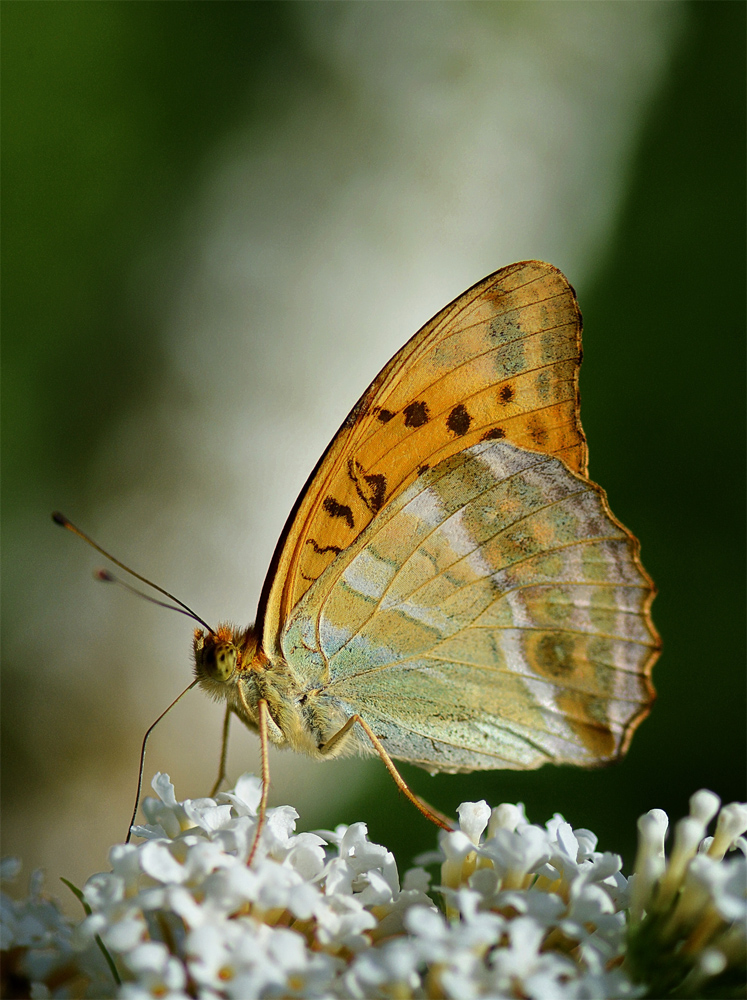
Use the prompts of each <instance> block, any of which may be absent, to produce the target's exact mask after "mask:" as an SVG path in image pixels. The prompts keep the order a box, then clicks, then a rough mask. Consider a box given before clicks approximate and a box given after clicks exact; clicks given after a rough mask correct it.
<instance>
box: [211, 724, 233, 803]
mask: <svg viewBox="0 0 747 1000" xmlns="http://www.w3.org/2000/svg"><path fill="white" fill-rule="evenodd" d="M230 728H231V706H230V705H226V715H225V718H224V719H223V736H222V738H221V744H220V766H219V768H218V777H217V778H216V779H215V784H214V785H213V787H212V789H211V790H210V798H211V799H212V798H213V797H214V796H215V794H216V792H217V791H218V789H219V788H220V786H221V785H222V784H223V782H224V781H225V778H226V761H227V759H228V730H229V729H230Z"/></svg>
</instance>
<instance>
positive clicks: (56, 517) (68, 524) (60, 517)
mask: <svg viewBox="0 0 747 1000" xmlns="http://www.w3.org/2000/svg"><path fill="white" fill-rule="evenodd" d="M52 520H53V521H54V523H55V524H59V525H60V527H61V528H66V529H67V530H68V531H72V533H73V534H74V535H77V536H78V538H82V539H83V541H84V542H88V544H89V545H90V546H91V548H94V549H96V551H97V552H98V553H100V554H101V555H102V556H103V557H104V558H105V559H108V560H109V561H110V562H113V563H114V565H115V566H119V568H120V569H122V570H124V571H125V573H129V574H130V576H134V577H135V579H136V580H139V581H140V582H141V583H144V584H145V585H146V586H148V587H152V588H153V590H157V591H158V593H159V594H163V596H164V597H168V599H169V600H170V601H173V602H174V604H178V605H179V608H182V609H183V611H182V614H186V615H187V616H188V617H190V618H193V619H194V621H196V622H199V623H200V625H204V626H205V628H206V629H207V630H208V632H210V634H211V635H215V629H212V628H211V627H210V626H209V625H208V623H207V622H206V621H203V619H202V618H200V616H199V615H198V614H195V612H194V611H193V610H192V609H191V608H190V607H189V605H187V604H185V603H184V601H180V600H179V598H178V597H174V595H173V594H170V593H169V592H168V590H164V589H163V587H159V586H158V584H157V583H153V582H152V581H151V580H149V579H148V578H147V577H145V576H141V575H140V574H139V573H136V572H135V570H134V569H130V567H129V566H125V564H124V563H122V562H120V561H119V559H115V558H114V556H113V555H111V553H109V552H107V551H106V549H102V548H101V546H100V545H97V544H96V542H94V540H93V539H92V538H89V536H88V535H87V534H86V533H85V532H84V531H81V530H80V528H77V527H76V526H75V525H74V524H73V522H72V521H69V520H68V519H67V518H66V517H65V515H64V514H60V512H59V511H55V512H54V514H52ZM96 575H97V577H98V579H100V580H103V581H104V582H106V583H119V584H121V586H123V587H126V588H127V589H128V590H132V591H133V593H135V594H140V596H141V597H145V598H146V600H149V601H152V603H153V604H160V605H161V606H162V607H164V608H168V607H171V605H168V604H163V603H162V602H161V601H157V600H155V598H152V597H148V596H147V595H146V594H142V593H140V591H139V590H135V588H134V587H128V585H127V584H126V583H124V582H123V581H122V580H118V579H117V578H116V577H114V576H111V575H110V574H107V573H106V570H101V571H100V572H99V573H97V574H96ZM179 608H173V607H172V608H171V610H172V611H178V610H179ZM166 711H168V709H166Z"/></svg>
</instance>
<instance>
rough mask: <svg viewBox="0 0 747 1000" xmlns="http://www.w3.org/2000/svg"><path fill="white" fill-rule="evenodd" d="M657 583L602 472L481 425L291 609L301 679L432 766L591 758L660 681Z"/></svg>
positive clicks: (288, 637)
mask: <svg viewBox="0 0 747 1000" xmlns="http://www.w3.org/2000/svg"><path fill="white" fill-rule="evenodd" d="M652 597H653V586H652V584H651V581H650V579H649V578H648V576H647V575H646V573H645V571H644V570H643V569H642V567H641V565H640V561H639V559H638V546H637V543H636V541H635V539H634V538H633V537H632V536H631V535H630V534H629V532H627V531H626V529H624V528H623V527H622V526H621V525H620V524H619V523H618V522H617V521H616V520H615V519H614V517H613V516H612V515H611V514H610V512H609V508H608V507H607V503H606V499H605V496H604V493H603V492H602V490H601V489H600V488H599V487H597V486H595V485H594V484H592V483H589V482H588V480H585V479H583V478H582V477H580V476H578V475H575V474H574V473H571V472H570V471H569V470H568V468H567V467H566V466H565V465H564V464H563V463H562V462H561V461H559V460H558V459H557V458H553V457H550V456H545V455H542V454H538V453H536V452H531V451H528V450H527V449H524V448H520V447H517V446H516V445H514V444H511V443H509V442H506V441H494V442H493V441H486V442H483V443H482V444H477V445H474V446H472V447H470V448H468V449H467V450H464V451H462V452H461V453H459V454H457V455H454V456H451V457H449V458H447V459H446V460H443V461H442V462H440V463H439V464H438V465H436V466H435V467H434V468H433V469H431V470H429V471H428V472H426V473H424V474H423V475H422V476H421V477H420V478H419V479H418V480H417V481H415V482H413V483H411V485H410V486H409V487H407V488H406V489H405V490H404V491H403V492H401V493H400V495H399V496H398V497H397V499H395V500H394V501H392V502H391V503H390V504H389V505H388V506H387V507H386V508H385V509H384V510H383V511H382V512H381V513H380V514H379V515H378V517H377V518H376V519H375V520H374V521H373V522H372V523H371V524H370V525H369V526H368V527H367V528H366V530H365V531H364V532H363V534H361V535H360V537H359V538H358V539H357V540H355V541H354V542H353V544H351V545H350V546H349V547H348V549H347V550H346V551H345V552H344V554H341V555H339V556H338V557H337V558H336V559H335V560H334V562H333V563H332V565H331V566H330V567H329V568H328V569H327V570H326V571H325V572H324V573H323V574H322V575H321V576H320V577H319V579H318V580H317V581H316V582H315V583H314V584H313V586H312V587H311V588H310V589H309V590H308V592H307V593H306V594H305V596H304V597H303V599H302V600H301V601H300V603H299V604H298V605H297V606H296V608H295V609H294V611H293V612H292V614H291V616H290V619H289V621H288V622H287V624H286V627H285V630H284V633H283V636H282V651H283V655H284V656H285V658H286V660H287V661H288V663H289V664H290V665H291V667H292V668H293V669H294V671H295V672H296V674H297V676H298V677H299V679H300V680H301V681H302V683H303V680H304V678H309V679H312V678H313V680H314V683H318V682H319V680H320V679H323V689H324V692H325V695H326V696H327V697H329V698H330V699H334V700H335V702H336V703H339V704H340V705H341V707H342V709H343V711H344V712H346V713H347V714H348V715H351V714H353V713H354V712H358V713H360V714H362V715H364V717H365V718H366V719H367V721H368V723H369V724H370V725H371V726H373V727H374V729H375V731H376V732H377V734H378V735H379V736H380V738H382V739H383V741H384V745H385V747H386V749H387V750H388V752H389V753H390V755H392V756H396V757H399V758H402V759H405V760H410V761H413V762H415V763H419V764H421V765H423V766H425V767H427V768H429V769H431V770H446V771H453V770H475V769H480V768H488V769H489V768H499V767H512V768H530V767H537V766H539V765H540V764H542V763H545V762H546V761H553V762H555V763H561V762H570V763H575V764H593V763H598V762H601V761H605V760H609V759H611V758H613V757H615V756H617V755H618V754H619V753H620V752H622V751H623V750H624V749H625V748H626V746H627V742H628V740H629V738H630V735H631V734H632V731H633V729H634V728H635V726H636V724H637V723H638V722H639V721H640V719H641V718H643V716H644V715H645V714H646V713H647V711H648V707H649V705H650V703H651V700H652V697H653V689H652V687H651V683H650V680H649V675H650V670H651V666H652V664H653V661H654V659H655V658H656V655H657V650H658V637H657V635H656V633H655V631H654V629H653V626H652V624H651V621H650V616H649V607H650V603H651V600H652Z"/></svg>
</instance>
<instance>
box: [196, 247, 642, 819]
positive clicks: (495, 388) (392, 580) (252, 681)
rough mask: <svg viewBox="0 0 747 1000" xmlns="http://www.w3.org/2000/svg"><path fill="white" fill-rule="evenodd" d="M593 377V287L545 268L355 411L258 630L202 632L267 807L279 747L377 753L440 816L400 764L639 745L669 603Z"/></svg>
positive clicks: (509, 270) (462, 319)
mask: <svg viewBox="0 0 747 1000" xmlns="http://www.w3.org/2000/svg"><path fill="white" fill-rule="evenodd" d="M580 362H581V314H580V312H579V308H578V303H577V301H576V296H575V293H574V291H573V288H572V287H571V285H570V284H569V283H568V281H567V280H566V278H565V277H564V276H563V275H562V274H561V272H560V271H559V270H558V269H557V268H555V267H553V266H552V265H550V264H546V263H542V262H540V261H525V262H522V263H518V264H512V265H510V266H509V267H505V268H503V269H501V270H499V271H497V272H495V273H494V274H491V275H490V276H488V277H487V278H484V279H483V280H482V281H480V282H478V284H476V285H474V286H473V287H472V288H470V289H469V290H468V291H466V292H464V294H463V295H460V296H459V298H457V299H455V300H454V301H453V302H452V303H451V304H450V305H448V306H446V308H445V309H443V310H442V311H441V312H440V313H438V315H437V316H435V317H434V318H433V319H432V320H431V321H430V322H429V323H427V324H426V325H425V326H424V327H423V328H422V329H421V330H420V331H419V332H418V333H416V334H415V336H414V337H413V338H412V339H411V340H410V341H409V342H408V343H407V344H405V346H404V347H403V348H402V349H401V350H400V351H399V352H398V353H397V354H396V355H395V356H394V357H393V358H392V360H391V361H390V362H389V363H388V364H387V365H386V366H385V367H384V369H383V370H382V371H381V372H380V373H379V375H378V376H377V377H376V378H375V379H374V381H373V382H372V383H371V385H370V386H369V388H368V389H367V390H366V391H365V392H364V394H363V396H362V397H361V398H360V400H359V401H358V402H357V403H356V405H355V406H354V407H353V409H352V410H351V411H350V413H349V414H348V416H347V418H346V419H345V421H344V422H343V424H342V426H341V427H340V429H339V431H338V432H337V434H336V435H335V437H334V438H333V440H332V442H331V444H330V445H329V447H328V448H327V450H326V452H325V453H324V455H323V456H322V457H321V459H320V460H319V462H318V463H317V466H316V468H315V469H314V471H313V472H312V474H311V476H310V477H309V479H308V481H307V483H306V485H305V487H304V489H303V491H302V492H301V495H300V496H299V498H298V500H297V501H296V504H295V506H294V508H293V510H292V512H291V514H290V517H289V518H288V521H287V523H286V525H285V528H284V530H283V532H282V535H281V538H280V540H279V542H278V545H277V547H276V550H275V554H274V556H273V559H272V562H271V566H270V570H269V572H268V575H267V578H266V581H265V584H264V587H263V590H262V594H261V598H260V601H259V607H258V611H257V617H256V621H255V623H254V624H253V625H250V626H249V627H248V628H243V629H241V628H236V627H234V626H233V625H230V624H222V625H220V626H219V627H218V628H216V629H215V630H207V631H206V630H203V629H197V630H196V631H195V636H194V658H195V682H196V683H199V685H200V686H201V687H202V688H203V689H205V690H206V691H207V692H208V693H209V694H210V695H212V696H213V697H215V698H217V699H222V700H225V702H226V726H225V728H224V733H227V727H228V722H229V720H230V717H231V715H235V716H236V717H238V718H239V719H240V720H241V721H242V722H243V723H245V724H246V725H247V726H248V727H249V728H250V729H252V730H258V731H259V733H260V737H261V740H262V746H263V777H264V789H265V791H264V796H265V799H264V801H265V802H266V789H267V786H268V782H269V771H268V768H267V764H266V745H267V741H268V740H269V741H271V742H272V743H274V744H277V745H278V746H287V747H291V748H292V749H293V750H296V751H299V752H301V753H305V754H308V755H310V756H311V757H316V758H319V759H324V758H329V757H336V756H339V755H343V754H350V753H371V752H377V753H379V755H380V756H382V759H383V760H384V762H385V764H386V765H387V767H388V768H389V770H390V771H391V772H392V774H393V776H394V777H395V780H398V783H399V784H400V787H401V788H403V791H405V793H406V794H407V795H409V797H410V798H412V799H413V801H415V803H416V805H418V808H421V809H422V810H423V811H426V808H425V807H423V804H422V803H421V802H420V800H418V799H417V797H416V796H413V794H412V793H411V792H410V791H409V789H408V788H407V786H406V785H404V782H403V780H402V779H401V778H400V777H399V774H398V772H397V771H396V767H395V765H394V763H393V759H399V760H404V761H409V762H410V763H413V764H417V765H419V766H421V767H423V768H425V769H426V770H428V771H431V772H438V771H446V772H460V771H474V770H482V769H494V768H536V767H539V766H540V765H542V764H544V763H546V762H552V763H556V764H560V763H572V764H579V765H595V764H600V763H603V762H605V761H610V760H612V759H614V758H616V757H618V756H619V755H621V754H623V753H624V752H625V750H626V749H627V747H628V744H629V742H630V739H631V736H632V734H633V731H634V730H635V728H636V726H637V725H638V724H639V722H640V721H641V720H642V719H643V718H644V717H645V716H646V715H647V714H648V711H649V708H650V706H651V703H652V701H653V698H654V690H653V687H652V684H651V680H650V674H651V668H652V666H653V664H654V661H655V660H656V658H657V655H658V652H659V645H660V643H659V637H658V635H657V633H656V630H655V628H654V626H653V623H652V621H651V615H650V607H651V602H652V600H653V597H654V594H655V589H654V585H653V583H652V581H651V579H650V577H649V576H648V574H647V573H646V571H645V570H644V569H643V567H642V565H641V561H640V558H639V545H638V542H637V540H636V539H635V538H634V536H633V535H632V534H631V533H630V532H629V531H628V530H627V528H625V527H623V525H622V524H621V523H620V522H619V521H618V520H617V519H616V518H615V517H614V515H613V514H612V513H611V511H610V508H609V506H608V503H607V498H606V495H605V493H604V491H603V490H602V489H601V488H600V487H599V486H597V485H596V484H594V483H593V482H591V481H590V480H589V478H588V468H587V447H586V439H585V437H584V433H583V430H582V428H581V423H580V418H579V391H578V373H579V366H580ZM224 760H225V753H224ZM403 786H404V787H403ZM431 818H433V817H432V816H431ZM437 821H438V820H437Z"/></svg>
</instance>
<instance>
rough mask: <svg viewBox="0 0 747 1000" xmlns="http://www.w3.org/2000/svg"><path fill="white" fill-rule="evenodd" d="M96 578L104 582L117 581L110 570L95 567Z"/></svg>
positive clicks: (94, 574) (94, 575) (94, 576)
mask: <svg viewBox="0 0 747 1000" xmlns="http://www.w3.org/2000/svg"><path fill="white" fill-rule="evenodd" d="M93 578H94V580H101V581H102V583H116V582H117V581H116V579H115V578H114V577H113V576H112V575H111V573H110V572H109V571H108V570H105V569H95V570H94V571H93Z"/></svg>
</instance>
